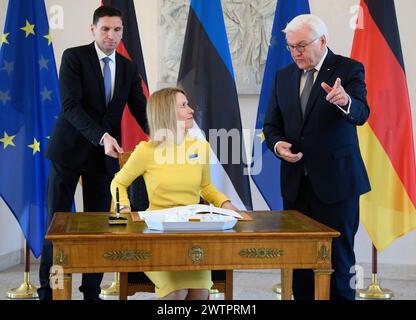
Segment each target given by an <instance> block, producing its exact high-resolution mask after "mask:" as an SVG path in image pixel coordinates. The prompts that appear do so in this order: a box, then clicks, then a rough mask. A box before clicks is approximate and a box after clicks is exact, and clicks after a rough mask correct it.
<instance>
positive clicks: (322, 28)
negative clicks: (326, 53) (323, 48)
mask: <svg viewBox="0 0 416 320" xmlns="http://www.w3.org/2000/svg"><path fill="white" fill-rule="evenodd" d="M303 27H309V28H310V29H311V31H312V34H313V35H314V38H318V37H322V36H325V39H326V41H328V28H327V27H326V25H325V22H323V21H322V19H321V18H319V17H318V16H315V15H313V14H301V15H299V16H297V17H294V18H293V19H292V21H290V22H289V23H288V24H287V26H286V28H285V29H284V30H283V32H284V33H285V34H287V33H289V32H297V31H299V30H300V29H302V28H303Z"/></svg>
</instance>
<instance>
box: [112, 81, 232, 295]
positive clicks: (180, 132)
mask: <svg viewBox="0 0 416 320" xmlns="http://www.w3.org/2000/svg"><path fill="white" fill-rule="evenodd" d="M193 113H194V111H193V109H192V108H191V107H190V106H189V103H188V100H187V98H186V95H185V92H184V91H183V90H182V89H180V88H165V89H162V90H159V91H156V92H155V93H153V94H152V95H151V96H150V97H149V100H148V103H147V116H148V122H149V129H150V140H149V141H147V142H146V141H142V142H140V143H139V144H138V145H137V146H136V148H135V150H134V151H133V153H132V154H131V156H130V158H129V160H128V161H127V163H126V164H125V165H124V166H123V168H122V169H121V170H120V171H119V172H118V173H117V174H116V176H115V177H114V179H113V181H112V183H111V194H112V196H113V200H114V199H115V193H116V192H115V190H116V188H118V189H119V195H120V205H121V210H120V211H121V212H129V211H130V201H129V199H128V196H127V187H128V186H129V185H130V184H131V183H132V182H133V181H134V180H135V179H136V178H137V177H138V176H140V175H143V178H144V181H145V183H146V189H147V193H148V197H149V210H158V209H166V208H170V207H175V206H182V205H190V204H197V203H199V201H200V197H201V196H202V197H203V198H204V199H205V200H206V201H208V202H209V203H212V204H214V205H215V206H217V207H221V208H226V209H231V210H237V208H236V207H235V206H234V205H233V204H232V203H231V202H230V200H229V199H228V198H227V197H226V196H225V195H224V194H222V193H221V192H219V191H218V190H217V188H216V187H215V186H214V185H213V184H212V183H211V178H210V168H209V153H210V146H209V144H208V142H206V141H203V140H197V139H195V138H191V137H190V136H189V135H188V134H187V131H188V129H190V128H192V126H193ZM146 275H147V276H148V277H149V278H150V280H151V281H152V282H153V283H154V284H155V293H156V297H157V298H159V299H170V300H172V299H180V300H182V299H188V300H191V299H193V300H205V299H208V296H209V289H210V288H211V286H212V281H211V271H209V270H201V271H152V272H146Z"/></svg>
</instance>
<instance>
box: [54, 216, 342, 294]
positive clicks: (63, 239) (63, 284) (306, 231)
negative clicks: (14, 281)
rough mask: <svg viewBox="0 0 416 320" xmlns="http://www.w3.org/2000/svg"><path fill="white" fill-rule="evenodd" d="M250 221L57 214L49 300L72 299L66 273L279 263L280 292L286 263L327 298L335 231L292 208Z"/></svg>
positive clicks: (286, 278)
mask: <svg viewBox="0 0 416 320" xmlns="http://www.w3.org/2000/svg"><path fill="white" fill-rule="evenodd" d="M247 213H249V214H251V216H252V217H253V219H254V220H253V221H244V222H238V223H237V225H236V226H235V228H234V229H232V230H225V231H211V232H184V233H177V232H175V233H173V232H157V231H151V230H149V229H147V227H146V225H145V223H144V222H138V223H133V222H132V221H131V218H130V215H129V214H124V215H123V216H124V217H126V218H127V219H128V225H127V226H109V225H108V216H109V213H68V212H66V213H56V214H55V216H54V218H53V220H52V223H51V225H50V228H49V230H48V233H47V236H46V239H48V240H52V241H53V245H54V250H53V252H54V267H55V269H54V270H55V272H58V273H55V275H54V276H53V279H54V280H55V281H57V282H56V283H58V285H59V284H60V285H59V286H60V289H59V288H55V289H54V290H53V298H54V299H71V291H72V273H92V272H116V271H117V272H135V271H136V272H137V271H149V270H151V271H160V270H201V269H204V270H226V269H229V270H234V269H273V268H276V269H282V291H283V292H282V298H283V299H290V297H291V294H292V291H291V290H292V270H293V269H298V268H299V269H313V270H314V272H315V299H320V300H321V299H323V300H325V299H329V285H330V275H331V273H332V272H333V270H332V268H331V242H332V238H334V237H337V236H339V232H337V231H335V230H333V229H331V228H329V227H326V226H324V225H322V224H320V223H318V222H316V221H314V220H312V219H310V218H308V217H306V216H304V215H302V214H301V213H299V212H297V211H252V212H247Z"/></svg>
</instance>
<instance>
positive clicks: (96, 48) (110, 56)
mask: <svg viewBox="0 0 416 320" xmlns="http://www.w3.org/2000/svg"><path fill="white" fill-rule="evenodd" d="M94 46H95V50H96V51H97V56H98V60H100V61H102V59H103V58H105V57H109V58H110V60H111V61H112V62H115V61H116V50H114V51H113V53H112V54H110V55H109V56H107V55H106V54H105V53H104V52H102V51H101V49H100V48H99V47H98V45H97V42H95V41H94Z"/></svg>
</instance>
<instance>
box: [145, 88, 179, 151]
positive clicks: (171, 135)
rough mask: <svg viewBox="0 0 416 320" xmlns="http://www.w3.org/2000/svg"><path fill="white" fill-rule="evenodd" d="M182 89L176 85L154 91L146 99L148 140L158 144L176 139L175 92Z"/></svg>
mask: <svg viewBox="0 0 416 320" xmlns="http://www.w3.org/2000/svg"><path fill="white" fill-rule="evenodd" d="M177 93H182V94H183V95H185V96H186V93H185V91H184V90H183V89H181V88H177V87H171V88H164V89H161V90H158V91H155V92H154V93H153V94H151V95H150V97H149V99H148V101H147V118H148V122H149V132H150V141H152V142H153V143H154V144H156V145H158V144H160V143H162V142H165V141H166V140H168V139H169V140H170V139H173V141H176V139H177V135H178V116H177V112H176V94H177Z"/></svg>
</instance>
